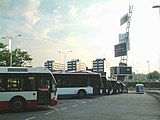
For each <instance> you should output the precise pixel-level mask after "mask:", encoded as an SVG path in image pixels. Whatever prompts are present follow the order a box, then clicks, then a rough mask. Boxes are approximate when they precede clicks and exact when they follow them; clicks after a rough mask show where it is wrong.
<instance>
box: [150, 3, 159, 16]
mask: <svg viewBox="0 0 160 120" xmlns="http://www.w3.org/2000/svg"><path fill="white" fill-rule="evenodd" d="M152 8H159V16H160V5H154V6H153V7H152Z"/></svg>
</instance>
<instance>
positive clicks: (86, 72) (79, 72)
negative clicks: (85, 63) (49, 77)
mask: <svg viewBox="0 0 160 120" xmlns="http://www.w3.org/2000/svg"><path fill="white" fill-rule="evenodd" d="M52 73H53V74H64V75H65V74H66V75H67V74H70V75H71V74H91V75H100V74H99V73H95V72H88V71H74V72H73V71H72V72H52Z"/></svg>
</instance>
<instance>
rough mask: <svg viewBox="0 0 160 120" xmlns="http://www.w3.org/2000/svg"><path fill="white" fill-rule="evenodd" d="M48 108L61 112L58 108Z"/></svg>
mask: <svg viewBox="0 0 160 120" xmlns="http://www.w3.org/2000/svg"><path fill="white" fill-rule="evenodd" d="M48 107H49V108H51V109H53V110H56V111H59V109H58V108H56V107H51V106H48Z"/></svg>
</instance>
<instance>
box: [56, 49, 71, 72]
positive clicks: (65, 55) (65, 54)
mask: <svg viewBox="0 0 160 120" xmlns="http://www.w3.org/2000/svg"><path fill="white" fill-rule="evenodd" d="M70 52H72V51H71V50H70V51H67V52H63V51H58V53H63V54H64V71H65V70H66V60H67V54H68V53H70Z"/></svg>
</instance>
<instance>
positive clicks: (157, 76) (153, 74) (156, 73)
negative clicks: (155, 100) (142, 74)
mask: <svg viewBox="0 0 160 120" xmlns="http://www.w3.org/2000/svg"><path fill="white" fill-rule="evenodd" d="M147 78H148V79H155V80H158V78H159V73H158V72H157V71H153V72H151V73H149V74H147Z"/></svg>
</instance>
